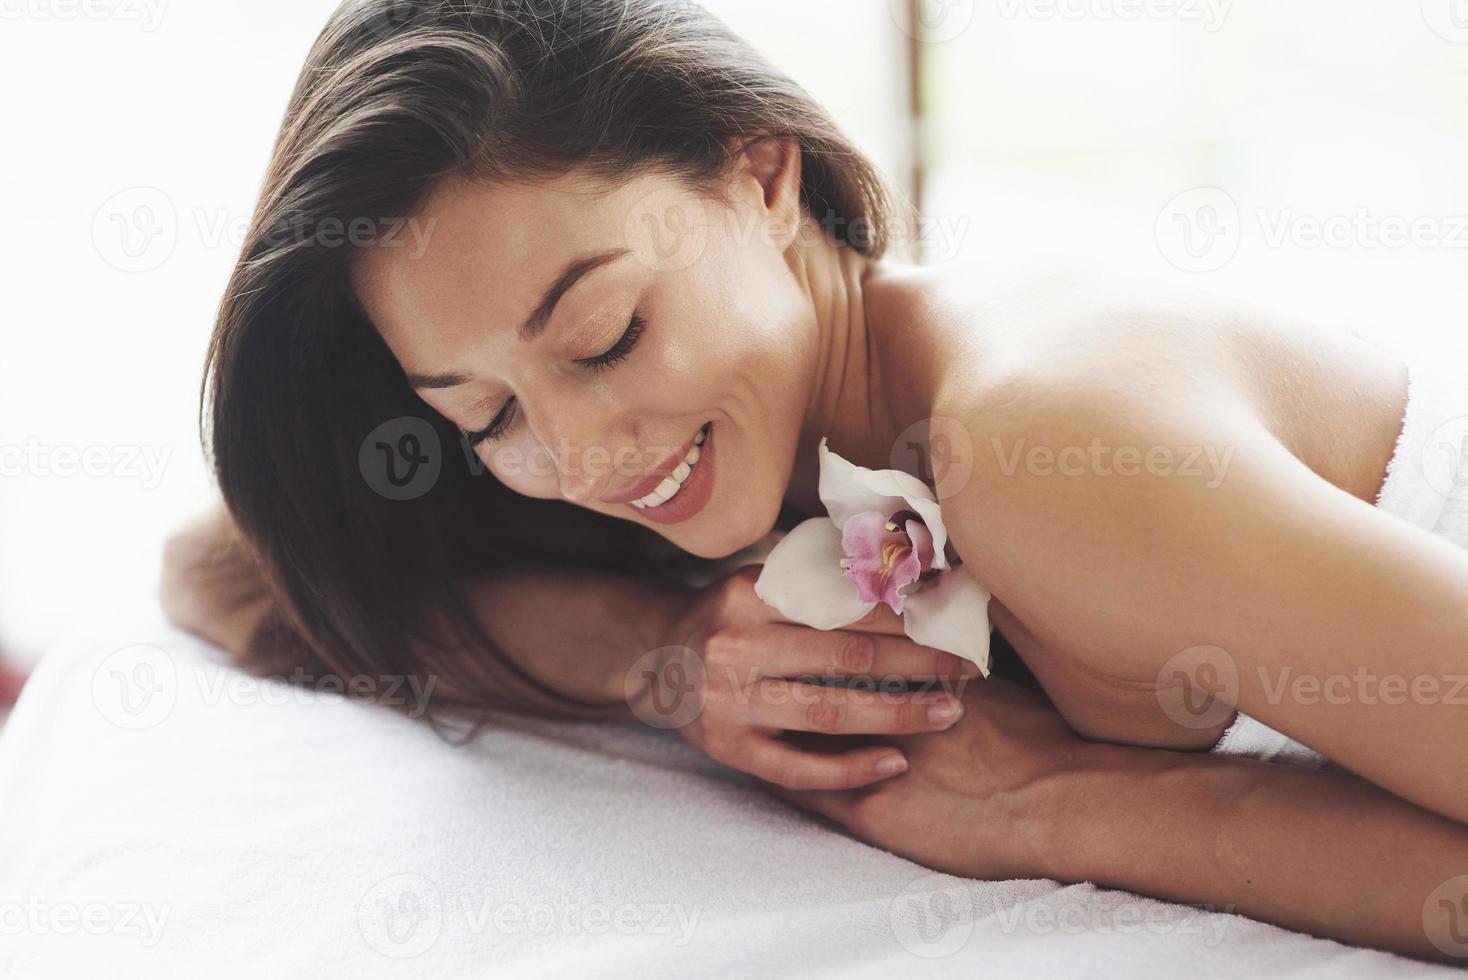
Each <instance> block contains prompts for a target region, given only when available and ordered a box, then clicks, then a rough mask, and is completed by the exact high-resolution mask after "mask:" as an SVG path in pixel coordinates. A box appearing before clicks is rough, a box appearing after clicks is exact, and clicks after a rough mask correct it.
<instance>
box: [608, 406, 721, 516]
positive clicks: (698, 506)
mask: <svg viewBox="0 0 1468 980" xmlns="http://www.w3.org/2000/svg"><path fill="white" fill-rule="evenodd" d="M715 428H716V426H715V425H714V424H713V423H712V422H710V423H709V424H708V434H707V435H706V436H705V437H704V441H703V446H702V450H701V453H700V455H699V458H698V464H697V465H696V466H694V467H693V472H692V473H690V474H688V479H686V480H684V481H683V485H682V486H681V487H679V488H678V492H677V493H676V494H674V495H673V496H672V497H671V498H670V499H669V500H667V501H666V502H665V503H663V504H660V505H658V506H657V507H646V508H637V507H633V506H632V501H634V500H641V499H642V498H643V497H646V496H647V495H648V494H650V493H652V492H653V491H654V490H656V489H657V487H658V484H660V483H662V482H663V480H664V479H665V478H666V477H667V476H668V474H669V473H671V472H673V470H675V469H677V468H678V464H679V463H681V462H682V461H683V458H684V457H685V456H687V455H688V450H690V449H691V448H693V439H690V440H688V444H687V445H686V446H684V447H683V450H682V451H681V452H680V453H678V454H677V455H675V456H672V457H670V461H668V462H666V463H664V464H661V465H659V466H658V467H657V469H655V470H654V471H653V472H652V474H651V475H650V476H648V478H647V479H646V480H644V481H642V482H641V483H639V484H638V485H637V486H635V487H633V488H632V489H631V490H629V491H627V492H626V493H622V494H618V495H617V496H616V497H614V498H613V497H609V498H606V502H607V503H620V504H623V505H625V506H626V507H627V508H628V509H629V510H631V511H632V513H634V514H636V515H637V516H638V517H645V518H647V520H649V521H652V522H653V523H654V524H677V523H679V522H681V521H686V520H688V519H689V518H690V517H693V516H694V515H696V514H697V513H699V512H700V511H701V510H703V508H704V506H705V505H706V504H708V502H709V498H710V497H711V496H713V490H714V429H715ZM700 431H703V430H700ZM694 438H697V434H696V433H695V436H694Z"/></svg>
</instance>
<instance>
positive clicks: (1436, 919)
mask: <svg viewBox="0 0 1468 980" xmlns="http://www.w3.org/2000/svg"><path fill="white" fill-rule="evenodd" d="M1092 758H1093V759H1094V760H1095V762H1096V764H1095V766H1094V768H1091V769H1090V770H1089V771H1088V772H1086V773H1085V774H1083V775H1082V776H1080V777H1077V778H1075V779H1074V780H1071V781H1070V785H1069V787H1068V788H1067V789H1066V790H1064V796H1065V805H1064V810H1063V812H1064V813H1065V816H1063V817H1060V818H1059V820H1058V822H1057V823H1056V824H1055V825H1054V830H1055V831H1056V832H1055V833H1053V834H1049V835H1047V836H1048V843H1047V845H1046V847H1045V848H1044V850H1045V852H1046V853H1047V855H1048V857H1047V858H1046V860H1047V862H1051V863H1052V867H1051V868H1050V869H1049V872H1050V873H1051V874H1052V875H1054V876H1055V877H1058V878H1061V879H1064V880H1072V881H1075V880H1089V881H1095V882H1097V883H1100V884H1105V885H1111V886H1114V887H1118V888H1126V889H1129V890H1132V891H1137V892H1142V893H1145V894H1149V895H1155V896H1158V897H1161V898H1166V899H1171V900H1174V901H1179V902H1185V903H1189V904H1206V905H1212V906H1214V907H1216V908H1219V909H1220V910H1226V911H1233V912H1238V913H1241V914H1244V915H1248V916H1251V917H1254V918H1258V919H1263V920H1265V921H1269V922H1273V923H1276V924H1278V925H1282V926H1287V927H1289V928H1292V929H1298V930H1301V931H1304V932H1309V933H1312V934H1315V935H1319V936H1328V937H1331V938H1334V939H1338V940H1340V941H1342V942H1348V943H1354V944H1359V945H1366V946H1376V947H1382V948H1388V949H1394V950H1398V951H1400V952H1403V953H1407V954H1409V955H1414V956H1422V957H1429V958H1434V959H1441V958H1444V957H1445V955H1446V954H1445V951H1444V950H1443V949H1442V948H1440V947H1439V946H1438V945H1434V943H1433V942H1432V938H1433V937H1436V938H1437V939H1438V941H1439V943H1451V942H1452V941H1453V940H1452V939H1451V938H1449V937H1451V936H1452V935H1453V933H1452V932H1450V928H1461V927H1459V926H1458V923H1457V922H1456V921H1455V920H1454V921H1451V922H1450V919H1449V916H1451V915H1453V914H1454V910H1453V909H1451V908H1449V907H1448V903H1439V902H1437V901H1436V900H1435V899H1436V898H1439V897H1442V896H1443V894H1444V892H1443V887H1444V886H1445V885H1446V883H1447V882H1448V881H1449V879H1452V878H1454V877H1456V876H1458V875H1464V874H1468V828H1464V827H1462V826H1460V825H1459V824H1456V823H1454V822H1452V821H1450V820H1448V819H1446V818H1444V817H1441V816H1438V815H1437V814H1434V813H1431V812H1429V811H1426V810H1423V809H1421V808H1419V807H1417V806H1415V805H1413V804H1410V803H1407V802H1405V801H1403V800H1401V799H1399V798H1397V797H1394V796H1392V795H1391V794H1389V793H1387V792H1385V791H1384V790H1381V789H1379V788H1378V787H1376V786H1374V785H1372V784H1370V783H1368V782H1366V781H1364V780H1362V779H1359V778H1357V777H1355V776H1351V775H1348V774H1335V773H1320V772H1315V771H1311V770H1305V769H1295V768H1290V767H1285V766H1277V765H1271V764H1268V763H1262V762H1256V761H1254V760H1248V759H1236V758H1228V757H1222V756H1211V755H1209V756H1195V755H1190V754H1184V753H1174V752H1160V751H1155V750H1142V749H1127V748H1119V747H1110V746H1106V747H1100V746H1098V752H1097V754H1096V755H1095V756H1093V757H1092ZM1465 891H1468V883H1465V888H1464V889H1459V892H1458V893H1457V894H1453V895H1449V896H1448V899H1449V902H1459V903H1461V902H1462V901H1463V898H1464V894H1463V893H1464V892H1465ZM1430 899H1432V901H1430ZM1450 948H1451V947H1450ZM1463 951H1464V952H1468V946H1465V947H1464V950H1463ZM1458 962H1461V960H1458Z"/></svg>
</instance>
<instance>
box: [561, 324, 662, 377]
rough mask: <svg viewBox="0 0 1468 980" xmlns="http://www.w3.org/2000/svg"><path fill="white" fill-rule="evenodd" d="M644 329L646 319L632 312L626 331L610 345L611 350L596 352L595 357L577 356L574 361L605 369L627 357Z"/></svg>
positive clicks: (597, 368) (645, 327) (593, 368)
mask: <svg viewBox="0 0 1468 980" xmlns="http://www.w3.org/2000/svg"><path fill="white" fill-rule="evenodd" d="M646 329H647V321H646V320H644V319H643V318H642V316H641V314H638V313H633V314H632V322H630V323H628V324H627V329H626V331H625V332H624V333H623V334H622V336H621V338H620V339H619V340H618V341H617V342H616V343H615V344H613V345H612V348H611V350H609V351H607V352H606V353H605V354H598V355H597V356H595V357H581V358H577V360H576V363H577V364H580V365H581V366H582V367H589V368H591V369H592V370H594V371H603V370H606V369H607V368H609V367H611V366H612V365H613V364H616V363H618V362H620V361H624V360H626V359H627V355H628V354H631V353H632V348H634V347H636V346H637V341H638V340H640V339H641V337H642V332H643V331H644V330H646Z"/></svg>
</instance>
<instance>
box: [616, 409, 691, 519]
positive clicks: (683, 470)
mask: <svg viewBox="0 0 1468 980" xmlns="http://www.w3.org/2000/svg"><path fill="white" fill-rule="evenodd" d="M707 435H708V429H707V428H703V429H700V430H699V431H698V435H696V436H694V437H693V446H692V447H691V448H690V449H689V450H688V455H687V456H684V457H683V460H682V462H680V463H679V464H678V465H677V466H676V467H674V468H673V472H671V473H669V474H668V475H667V477H665V478H664V479H663V482H662V483H659V484H658V486H657V489H656V490H654V491H653V492H652V493H650V494H648V495H647V496H646V497H643V498H642V499H641V500H634V501H632V506H633V507H636V508H637V509H638V510H647V509H648V508H649V507H661V506H662V505H663V504H665V503H667V502H668V501H669V500H671V499H673V496H674V495H675V494H677V492H678V491H679V490H681V489H682V488H683V484H684V483H686V482H687V480H688V477H689V476H690V475H691V474H692V473H693V468H694V467H695V466H697V465H698V461H699V460H700V459H701V458H702V457H703V449H702V448H700V447H702V446H703V443H704V439H705V438H706V437H707Z"/></svg>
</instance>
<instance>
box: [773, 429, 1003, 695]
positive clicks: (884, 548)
mask: <svg viewBox="0 0 1468 980" xmlns="http://www.w3.org/2000/svg"><path fill="white" fill-rule="evenodd" d="M820 460H821V482H820V494H821V503H823V504H825V506H826V512H827V514H828V515H829V516H827V517H816V518H812V519H811V520H808V521H805V522H803V523H801V524H800V525H799V526H797V527H796V528H795V529H794V530H793V531H791V532H790V533H789V534H788V535H786V536H785V538H784V539H783V540H782V541H780V543H779V544H777V545H776V546H775V548H774V550H773V551H772V552H770V556H769V557H768V558H767V559H766V560H765V566H764V570H763V571H762V572H760V576H759V579H758V580H757V581H756V582H755V585H754V591H755V594H756V595H758V596H759V597H760V598H761V599H762V600H764V602H765V603H766V604H768V605H769V606H771V607H773V608H774V609H775V610H776V611H777V612H779V613H780V615H782V616H784V617H785V618H786V619H789V620H792V621H793V622H797V623H803V624H805V625H807V626H813V627H815V628H816V629H822V630H832V629H840V628H841V627H843V626H849V625H851V624H852V623H854V622H856V621H857V620H858V619H861V618H862V617H863V616H865V615H866V614H867V613H868V612H870V611H871V610H872V609H874V608H876V606H877V604H878V603H879V602H885V603H886V604H887V605H888V606H890V607H891V608H892V611H893V612H896V613H898V614H900V615H901V616H902V628H903V631H904V632H906V633H907V635H908V636H909V637H911V638H912V639H913V640H915V641H916V642H918V643H921V644H923V645H925V646H930V647H935V648H937V649H939V650H946V651H948V652H949V653H952V654H956V655H957V656H960V657H962V658H963V659H965V660H967V661H969V662H970V663H972V664H973V665H974V666H976V667H978V668H979V670H980V671H982V672H983V673H984V675H985V676H986V677H987V676H988V674H989V629H990V627H989V591H988V590H987V589H985V588H984V587H983V586H981V585H980V584H979V583H978V582H976V581H974V579H973V577H972V576H971V575H969V573H968V571H967V569H965V568H964V567H962V565H961V564H956V563H955V562H953V561H950V560H949V549H948V531H947V529H946V528H944V526H943V515H942V513H941V512H940V510H939V507H938V501H937V500H936V499H935V498H934V496H933V492H932V491H931V490H929V489H928V487H927V486H926V485H925V484H924V483H923V482H922V481H921V480H919V479H917V478H916V477H914V476H911V475H909V474H907V473H903V472H901V471H900V470H869V469H866V468H865V467H861V466H856V465H853V464H852V463H850V462H848V461H847V460H845V459H842V458H841V457H840V456H838V455H836V454H835V453H833V452H831V451H830V450H829V449H827V448H826V440H825V439H822V440H821V447H820Z"/></svg>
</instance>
